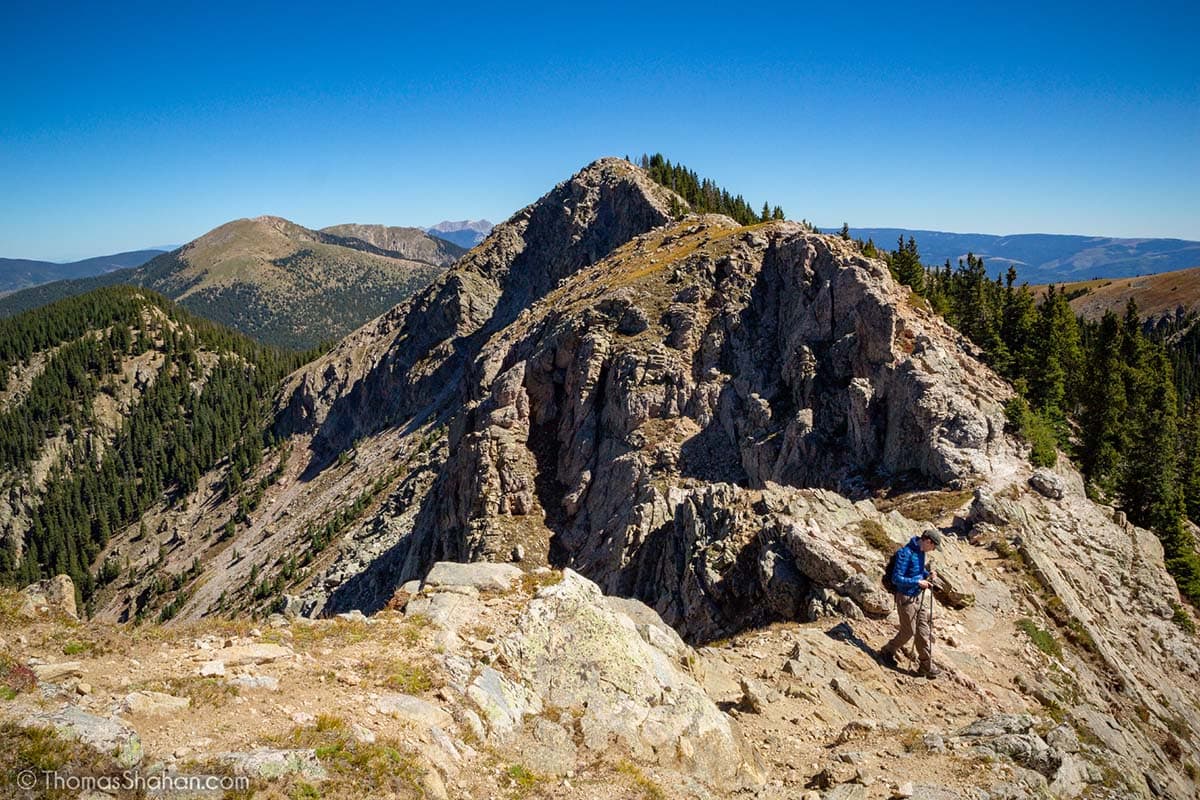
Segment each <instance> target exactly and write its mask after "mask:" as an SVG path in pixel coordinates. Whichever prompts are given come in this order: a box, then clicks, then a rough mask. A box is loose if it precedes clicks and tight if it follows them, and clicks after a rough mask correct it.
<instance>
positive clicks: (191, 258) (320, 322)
mask: <svg viewBox="0 0 1200 800" xmlns="http://www.w3.org/2000/svg"><path fill="white" fill-rule="evenodd" d="M335 227H337V226H335ZM337 229H338V230H341V231H343V232H346V231H349V230H350V229H348V228H345V227H344V226H343V227H338V228H337ZM354 230H355V231H357V232H358V233H360V234H362V235H364V236H367V237H368V238H370V237H371V236H372V235H377V236H384V237H385V238H386V237H388V236H391V237H392V240H393V242H394V243H395V244H396V245H397V246H400V247H402V248H404V249H405V250H406V252H412V253H415V254H417V255H418V256H420V258H419V259H413V258H408V257H405V256H404V255H403V254H402V253H401V252H399V251H393V250H387V249H385V248H383V247H379V246H377V245H375V244H372V243H371V242H369V241H366V240H365V239H361V238H358V237H357V236H343V235H337V234H335V233H329V232H322V231H316V230H311V229H309V228H305V227H303V226H301V225H298V224H296V223H294V222H291V221H290V220H286V219H283V218H281V217H273V216H260V217H254V218H243V219H237V220H231V221H230V222H227V223H225V224H223V225H220V226H218V227H216V228H214V229H213V230H211V231H208V232H207V233H205V234H203V235H202V236H200V237H198V238H196V239H194V240H192V241H191V242H188V243H187V244H185V245H183V246H182V247H180V248H178V249H176V250H174V251H172V252H169V253H163V254H161V255H158V256H156V257H155V258H153V259H151V260H150V261H148V262H146V263H145V264H143V265H141V266H139V267H137V268H135V269H129V270H118V271H115V272H111V273H108V274H105V275H102V276H98V277H93V278H84V279H78V280H75V281H69V282H57V283H51V284H45V285H43V286H38V287H34V288H32V289H29V290H26V291H24V292H18V293H16V294H13V295H11V296H9V297H6V298H4V299H2V300H0V314H4V313H7V314H12V313H16V312H19V311H24V310H28V309H30V308H33V307H37V306H38V305H42V304H44V303H45V302H48V301H51V300H54V299H58V298H60V297H64V296H74V295H77V294H80V293H83V292H86V291H89V290H91V289H94V288H98V287H101V286H110V285H115V284H120V283H124V284H130V285H138V286H146V287H147V288H150V289H153V290H154V291H157V292H160V293H162V294H164V295H166V296H168V297H170V298H172V299H175V300H177V301H179V302H181V303H183V304H184V305H185V306H186V307H187V308H189V309H190V310H192V311H194V312H196V313H198V314H200V315H202V316H206V317H209V318H210V319H213V320H216V321H218V322H221V323H222V324H225V325H228V326H229V327H232V328H234V329H236V330H240V331H243V332H244V333H247V334H249V335H251V336H254V337H256V338H259V339H261V340H262V341H265V342H268V343H270V344H275V345H280V346H286V347H291V348H294V349H307V348H310V347H314V346H316V345H317V344H319V343H320V342H323V341H329V340H330V339H336V338H338V337H339V336H341V335H344V334H345V333H348V332H349V331H350V330H352V329H353V328H355V327H357V326H358V325H360V324H361V323H362V322H364V321H365V320H367V319H370V318H371V317H373V316H375V315H377V314H379V313H381V312H383V311H384V310H386V309H387V308H390V307H391V306H393V305H394V304H395V303H396V302H399V301H400V300H402V299H404V298H405V297H407V296H408V295H409V294H411V293H412V292H413V291H415V290H416V289H418V288H421V287H423V286H424V285H425V284H427V283H428V282H429V281H431V280H432V279H433V278H434V277H435V276H436V275H437V274H439V273H440V272H441V271H442V270H443V269H445V267H446V266H447V265H448V264H449V263H452V262H453V261H454V260H455V259H456V258H457V257H459V256H460V255H461V250H459V249H458V248H457V247H456V246H455V245H453V244H451V243H440V240H434V239H433V238H432V237H428V236H426V235H425V234H423V233H420V232H419V231H412V230H411V229H383V228H380V229H376V228H373V227H370V226H365V227H363V228H361V229H359V228H355V229H354ZM388 231H391V233H388ZM421 259H428V260H421Z"/></svg>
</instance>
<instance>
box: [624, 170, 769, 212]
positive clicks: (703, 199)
mask: <svg viewBox="0 0 1200 800" xmlns="http://www.w3.org/2000/svg"><path fill="white" fill-rule="evenodd" d="M626 160H629V159H628V157H626ZM638 164H639V165H640V166H641V168H642V169H643V170H645V171H646V174H648V175H649V176H650V177H651V178H652V179H653V180H654V182H655V183H657V184H659V185H660V186H664V187H666V188H667V189H670V190H671V191H673V192H675V194H677V195H679V196H680V197H682V198H683V199H684V200H685V201H686V202H687V204H688V206H690V207H691V210H692V211H694V212H696V213H698V214H724V215H725V216H727V217H730V218H732V219H733V220H734V221H736V222H738V223H740V224H742V225H753V224H755V223H757V222H767V221H769V220H780V219H785V216H784V213H783V209H782V208H781V207H780V206H775V207H774V208H772V207H771V204H770V203H767V202H764V203H763V206H762V210H761V211H755V210H754V207H753V206H752V205H750V203H748V202H746V199H745V198H744V197H742V196H741V195H740V194H738V195H734V194H731V193H730V192H729V190H727V189H723V188H721V187H720V186H718V185H717V182H716V181H714V180H712V179H711V178H701V177H700V176H699V175H697V174H696V172H695V170H690V169H688V168H687V167H685V166H684V165H683V164H672V163H671V161H670V160H669V159H667V158H664V157H663V155H662V153H655V154H654V155H652V156H648V155H646V154H644V153H643V154H642V157H641V159H640V161H639V162H638ZM671 212H672V214H673V215H674V216H676V217H679V216H682V214H683V209H682V208H672V209H671Z"/></svg>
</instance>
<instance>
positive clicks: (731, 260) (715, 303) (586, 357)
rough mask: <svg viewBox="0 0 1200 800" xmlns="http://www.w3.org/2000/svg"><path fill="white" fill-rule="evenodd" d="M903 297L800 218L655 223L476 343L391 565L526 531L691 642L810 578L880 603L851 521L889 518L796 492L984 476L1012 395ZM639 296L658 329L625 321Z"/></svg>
mask: <svg viewBox="0 0 1200 800" xmlns="http://www.w3.org/2000/svg"><path fill="white" fill-rule="evenodd" d="M677 252H685V253H689V255H688V256H686V257H679V256H676V255H675V253H677ZM630 275H634V276H644V277H639V278H637V280H639V281H640V282H638V283H635V284H633V285H632V286H631V285H630V278H629V276H630ZM605 287H613V288H611V289H606V288H605ZM902 294H903V292H902V290H900V289H899V288H898V287H896V286H895V285H894V284H893V283H892V282H891V279H890V277H889V276H888V274H887V270H886V267H884V266H883V265H882V264H880V263H877V262H873V261H870V260H868V259H864V258H862V257H861V256H860V255H858V254H857V252H856V251H854V250H853V249H851V248H849V247H846V246H844V245H843V244H842V243H840V242H838V241H835V240H832V239H830V238H827V237H821V236H815V235H812V234H808V233H806V232H805V231H804V230H803V229H802V228H801V227H800V226H798V225H792V224H788V223H776V224H773V225H772V226H770V227H768V228H766V229H764V230H761V231H754V232H741V231H739V230H738V228H737V227H736V226H735V225H733V224H732V223H731V222H729V221H728V220H727V219H725V218H722V217H705V218H702V219H701V220H700V221H699V222H694V223H692V224H690V225H689V224H688V223H684V224H683V225H680V226H676V227H674V228H670V229H668V230H667V231H666V232H654V233H651V234H647V235H645V236H642V237H639V238H638V239H636V240H635V241H634V242H632V243H630V244H629V245H626V246H625V247H623V248H621V249H620V250H619V251H618V252H617V253H616V254H614V255H613V256H612V257H610V258H609V259H606V260H605V261H602V262H601V263H599V264H597V265H595V266H594V267H590V268H587V269H584V270H582V271H580V272H579V273H577V274H576V275H574V276H573V277H571V278H570V279H568V281H567V282H565V283H564V284H563V286H562V287H560V288H559V289H558V290H556V292H555V293H554V294H553V295H552V296H551V297H550V298H548V299H547V300H546V301H544V302H543V303H540V304H536V305H535V306H534V307H533V309H532V311H531V312H529V313H528V314H526V315H524V316H523V317H522V319H521V320H519V321H518V322H516V323H514V325H512V326H510V327H509V328H508V329H507V330H506V331H505V332H504V333H503V334H502V335H498V336H495V337H493V338H492V339H491V340H490V341H489V342H488V343H487V344H486V345H485V346H484V347H483V348H482V349H481V351H480V353H479V355H478V357H477V358H476V360H475V363H474V365H473V366H472V369H471V371H470V377H471V380H472V385H471V387H470V389H469V391H468V397H469V398H470V399H469V400H468V407H467V409H466V410H465V411H464V412H463V413H462V414H461V415H460V416H459V418H458V421H457V422H456V423H455V424H454V425H452V426H451V437H450V442H449V452H450V456H449V458H448V460H447V462H446V463H445V464H444V465H443V467H442V469H441V470H440V474H439V476H438V479H437V480H436V481H435V483H434V485H433V488H432V489H431V491H430V495H429V497H427V499H426V502H425V505H424V507H423V513H422V514H421V515H419V516H418V518H417V519H416V520H415V521H414V530H413V533H412V535H411V536H410V537H408V539H407V541H406V543H405V546H404V548H403V550H404V552H403V557H404V561H403V565H402V566H401V567H400V568H399V569H393V571H394V572H395V573H397V576H398V577H401V578H407V577H412V576H416V575H418V574H420V573H421V572H422V571H423V570H424V569H425V568H427V566H428V564H429V563H430V561H431V560H444V559H452V560H459V561H464V560H490V561H503V560H507V558H508V554H509V553H510V552H511V550H512V548H513V545H514V543H515V541H514V539H513V538H512V536H513V534H512V531H514V530H527V529H529V528H530V527H533V528H534V529H542V530H546V531H547V533H552V534H554V542H555V544H554V550H555V553H554V555H555V557H556V558H557V560H559V561H562V562H566V563H569V564H571V565H573V566H574V567H575V568H576V569H578V570H580V571H581V572H583V573H584V574H586V575H589V576H591V577H592V578H594V579H595V580H597V581H598V582H599V583H600V584H601V586H602V587H603V588H604V590H605V591H606V592H608V593H610V594H620V595H626V596H636V597H641V598H643V599H645V600H646V601H647V602H649V603H650V604H651V605H653V606H654V607H655V608H656V609H657V610H658V611H659V612H660V613H661V614H662V616H663V617H664V618H665V619H666V620H667V621H668V622H669V623H671V624H672V625H674V626H676V627H680V629H681V630H684V631H685V632H686V634H687V635H689V636H692V637H696V638H702V637H705V636H716V635H721V634H723V633H727V632H728V630H729V628H730V626H731V625H734V624H741V625H744V624H753V623H754V622H755V621H756V620H762V619H766V618H772V617H775V618H778V617H785V618H795V617H805V616H807V615H808V612H807V611H806V609H807V608H808V607H809V606H810V603H809V593H810V592H811V591H812V590H813V589H815V588H817V589H819V588H825V589H830V590H833V591H834V592H836V593H837V594H838V595H839V596H841V597H844V598H849V600H851V601H853V604H854V606H853V607H852V606H850V605H845V604H843V606H842V607H843V608H844V609H845V610H846V611H847V613H852V614H853V613H858V612H856V611H855V608H857V609H860V610H861V612H865V613H868V614H885V613H887V611H888V610H889V608H890V598H889V597H888V596H887V595H886V594H885V593H884V592H883V591H882V589H881V587H880V586H879V585H878V581H877V580H876V579H875V574H876V573H877V572H878V571H879V570H881V569H882V561H881V560H880V561H879V562H878V563H876V559H875V557H874V556H873V555H871V554H869V548H868V549H866V550H865V551H864V548H862V546H861V540H860V539H858V538H857V537H854V536H853V534H852V533H851V532H850V531H852V530H853V527H852V526H853V524H855V523H858V522H862V521H864V520H866V519H868V518H875V521H880V519H881V518H876V517H874V516H873V515H872V514H871V513H870V511H869V510H856V507H855V506H853V505H852V504H851V503H849V502H848V501H847V500H845V498H843V497H841V496H839V495H836V494H834V493H832V492H827V493H825V494H814V493H812V492H808V493H805V492H804V491H801V490H802V489H806V488H809V487H826V488H835V487H842V486H843V484H848V483H849V484H852V483H853V482H854V481H855V480H857V479H858V477H859V476H862V475H868V474H893V475H896V474H909V475H914V476H919V478H920V479H922V480H925V481H932V482H935V483H939V484H955V483H958V482H961V481H965V480H968V479H971V478H972V477H978V476H980V475H984V474H987V473H988V472H989V470H990V469H991V460H992V458H993V456H994V454H995V453H998V452H1002V451H1004V448H1005V445H1004V443H1003V441H1002V437H1000V436H999V432H1000V431H1001V430H1002V429H1003V415H1002V410H1001V407H1000V405H999V403H1000V401H1002V400H1003V398H1004V397H1005V396H1007V393H1008V391H1009V390H1008V389H1007V388H1005V387H1004V385H1003V384H1002V383H1001V382H1000V381H998V380H997V379H995V378H994V376H992V375H991V374H990V373H989V372H988V371H987V370H986V369H984V368H982V367H980V366H979V365H976V364H973V363H972V362H971V361H970V357H969V356H968V355H966V354H964V353H963V352H962V351H961V349H960V348H959V347H958V346H957V345H956V344H955V343H954V342H953V340H951V338H950V333H949V331H948V330H947V329H945V328H944V326H942V324H941V323H940V322H939V321H938V320H937V319H936V318H933V317H932V316H930V315H926V314H923V313H920V312H918V311H917V310H915V309H913V308H911V307H909V306H908V305H907V301H906V300H904V299H902ZM631 304H636V305H637V306H638V307H640V308H642V310H643V312H644V313H645V315H646V317H647V318H648V319H650V320H651V321H654V324H653V325H651V326H650V327H649V328H648V329H646V330H644V331H641V332H636V329H637V327H638V326H636V325H635V326H632V327H631V326H629V325H628V324H626V323H627V322H628V319H629V314H630V308H631ZM664 337H665V338H664ZM847 385H850V386H851V388H852V391H849V392H847V391H846V386H847ZM703 484H715V485H711V486H706V487H704V488H697V487H698V486H702V485H703ZM510 520H511V521H510ZM880 524H884V525H887V524H889V522H888V521H887V520H883V521H882V522H880ZM893 527H895V526H893ZM848 528H849V530H848ZM752 531H753V533H752ZM848 534H849V536H850V537H851V538H849V539H848V538H847V535H848ZM906 534H907V531H906V530H904V529H903V527H902V526H901V529H900V530H898V531H897V537H896V538H897V539H898V540H899V541H901V542H902V541H904V539H906V538H907V535H906ZM543 536H545V534H543ZM547 549H549V548H547ZM396 563H399V556H398V557H397V562H396ZM735 573H736V574H735ZM837 603H838V598H836V597H835V598H833V602H832V606H833V607H837ZM748 609H749V610H751V612H752V613H751V614H750V616H749V617H748V616H747V614H746V611H747V610H748ZM735 620H742V622H740V623H736V622H735ZM681 626H682V627H681Z"/></svg>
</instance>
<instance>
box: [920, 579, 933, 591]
mask: <svg viewBox="0 0 1200 800" xmlns="http://www.w3.org/2000/svg"><path fill="white" fill-rule="evenodd" d="M917 588H918V589H932V588H933V584H932V583H930V582H929V581H917Z"/></svg>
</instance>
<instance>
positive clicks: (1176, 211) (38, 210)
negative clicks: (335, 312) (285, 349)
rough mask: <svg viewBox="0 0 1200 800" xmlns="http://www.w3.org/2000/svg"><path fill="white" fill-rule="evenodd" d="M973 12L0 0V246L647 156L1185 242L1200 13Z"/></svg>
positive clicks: (130, 242) (351, 201)
mask: <svg viewBox="0 0 1200 800" xmlns="http://www.w3.org/2000/svg"><path fill="white" fill-rule="evenodd" d="M978 5H979V6H980V7H975V6H976V4H970V3H961V2H959V3H952V4H950V3H948V4H944V5H924V6H921V7H918V8H916V9H905V8H901V7H900V4H896V3H881V4H878V5H875V4H869V3H860V4H858V5H857V6H855V7H854V9H853V10H852V11H839V10H837V9H836V8H835V7H833V6H829V5H820V6H810V7H798V6H797V5H796V4H756V5H751V6H743V7H739V6H737V5H731V4H728V3H723V4H713V5H706V4H703V3H688V4H686V5H679V6H677V7H672V6H669V5H666V4H640V5H630V6H625V7H620V6H617V5H608V6H607V7H606V10H604V11H600V10H598V7H599V6H600V4H570V3H561V2H559V3H554V4H549V5H545V6H541V7H538V6H536V5H532V4H516V5H513V4H488V5H486V6H481V7H471V6H470V5H469V4H464V3H456V4H449V5H447V6H446V7H439V6H435V5H425V6H422V7H419V8H417V7H402V6H400V5H394V4H393V5H390V6H386V7H385V6H375V7H373V6H370V5H364V4H356V3H340V4H337V5H336V6H335V5H332V4H331V5H330V6H329V8H322V7H321V6H318V5H306V4H304V3H292V4H288V5H283V4H279V5H266V4H259V3H247V2H242V3H238V4H223V3H221V2H208V3H178V4H175V3H154V4H138V3H114V4H99V3H88V4H78V5H73V4H57V5H53V4H43V3H32V2H7V3H4V4H3V6H2V8H0V60H2V63H3V64H4V72H5V78H4V80H3V81H0V255H3V256H8V257H24V258H47V259H55V260H58V259H67V258H76V257H83V256H88V255H96V254H100V253H106V252H114V251H119V250H126V249H133V248H136V247H142V246H148V245H156V244H162V243H168V242H183V241H187V240H189V239H191V238H194V237H196V236H198V235H200V234H201V233H203V232H205V231H206V230H209V229H210V228H212V227H214V226H216V225H218V224H220V223H222V222H225V221H227V220H229V219H233V218H237V217H243V216H254V215H258V214H267V213H270V214H278V215H280V216H284V217H288V218H289V219H293V220H295V221H297V222H299V223H301V224H304V225H308V226H312V227H319V226H324V225H331V224H335V223H339V222H350V221H355V222H384V223H388V224H396V225H413V224H431V223H434V222H437V221H439V220H441V219H445V218H453V219H461V218H464V217H471V218H478V217H488V218H490V219H492V220H494V221H499V220H502V219H504V218H505V217H507V216H508V215H509V214H511V213H512V212H513V211H515V210H517V209H518V208H520V207H521V206H523V205H525V204H526V203H528V202H531V201H533V200H535V199H536V198H537V197H538V196H540V195H541V194H543V193H544V192H545V191H546V190H547V189H549V187H550V186H552V185H553V184H554V183H556V182H557V181H559V180H562V179H563V178H565V177H567V176H569V175H570V174H571V173H572V172H573V171H575V170H576V169H578V168H579V167H581V166H582V165H584V164H586V163H587V162H589V161H591V160H593V159H595V158H597V157H599V156H601V155H625V154H627V153H628V154H631V155H638V154H640V153H641V152H643V151H650V152H653V151H655V150H661V151H662V152H664V153H665V154H666V155H668V156H669V157H671V158H673V159H676V160H681V161H683V162H684V163H686V164H688V165H689V166H691V167H693V168H695V169H697V170H698V171H699V172H700V173H702V174H704V175H710V176H712V177H715V178H717V179H718V180H719V181H721V182H722V183H723V184H725V185H726V186H728V187H730V188H731V189H734V190H736V191H740V192H742V193H744V194H745V195H746V196H747V198H748V199H750V200H751V201H752V202H755V203H756V204H757V203H761V202H762V200H764V199H768V200H770V201H771V202H772V203H773V204H774V203H779V204H781V205H783V206H784V208H785V209H786V210H787V211H788V213H789V215H790V216H792V217H795V218H799V217H806V218H808V219H810V220H814V221H816V222H817V223H819V224H821V225H829V226H833V225H838V224H840V223H841V222H842V221H843V220H846V221H849V222H850V224H851V225H852V226H862V227H867V226H896V227H909V228H932V229H939V230H952V231H960V232H985V233H1027V232H1047V233H1089V234H1101V235H1113V236H1176V237H1181V238H1192V239H1200V60H1198V59H1197V58H1196V55H1195V48H1196V42H1197V41H1198V40H1200V10H1197V6H1196V4H1195V3H1194V2H1191V3H1162V4H1148V5H1139V6H1138V7H1136V10H1132V7H1129V6H1125V7H1121V6H1117V5H1110V4H1104V3H1088V4H1057V5H1053V7H1050V4H1041V3H1039V4H1022V3H1016V2H1014V3H994V4H978ZM590 6H595V7H590ZM982 6H986V7H982Z"/></svg>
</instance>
